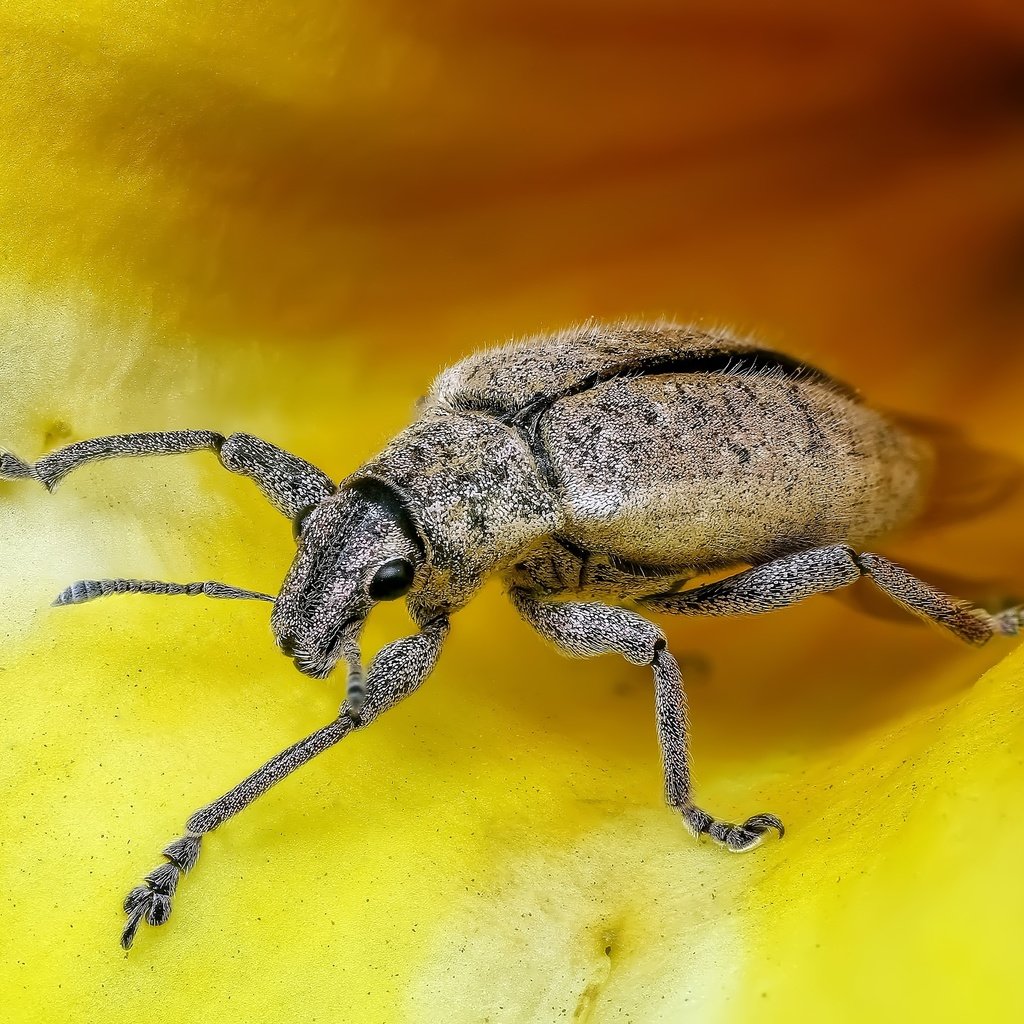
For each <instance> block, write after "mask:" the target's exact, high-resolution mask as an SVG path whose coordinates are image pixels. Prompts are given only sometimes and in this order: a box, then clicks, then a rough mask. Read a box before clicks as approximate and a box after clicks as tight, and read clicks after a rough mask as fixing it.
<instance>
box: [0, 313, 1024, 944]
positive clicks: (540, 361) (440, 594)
mask: <svg viewBox="0 0 1024 1024" xmlns="http://www.w3.org/2000/svg"><path fill="white" fill-rule="evenodd" d="M202 449H210V450H212V451H215V452H216V453H217V455H218V456H219V458H220V461H221V462H222V463H223V465H224V466H225V467H226V468H227V469H229V470H231V471H232V472H234V473H239V474H241V475H242V476H247V477H249V478H250V479H252V480H253V481H254V482H255V483H256V485H257V486H258V487H259V488H260V490H261V491H262V492H263V494H264V495H265V496H266V497H267V499H268V500H269V501H270V503H271V504H272V505H273V506H274V507H275V508H276V509H277V510H278V511H279V512H281V513H282V514H284V515H285V516H287V517H288V518H289V519H291V520H292V522H293V524H294V529H295V537H296V541H297V545H298V551H297V553H296V556H295V560H294V562H293V563H292V566H291V568H290V569H289V571H288V574H287V576H286V577H285V580H284V583H283V584H282V586H281V591H280V593H279V594H278V595H277V597H276V598H275V597H271V596H270V595H266V594H259V593H256V592H254V591H248V590H241V589H239V588H235V587H229V586H226V585H224V584H220V583H213V582H208V583H190V584H176V583H163V582H157V581H150V580H86V581H81V582H78V583H75V584H72V585H71V586H70V587H68V588H67V589H66V590H65V591H64V592H63V593H62V594H61V595H60V596H59V597H58V598H57V600H56V601H55V602H54V603H55V604H60V605H64V604H77V603H81V602H82V601H87V600H91V599H92V598H94V597H99V596H104V595H107V594H114V593H156V594H205V595H207V596H210V597H221V598H257V599H262V600H266V601H272V602H273V604H274V609H273V614H272V617H271V626H272V629H273V633H274V637H275V640H276V642H277V645H278V646H279V647H280V649H281V650H282V651H283V652H284V653H285V654H286V655H288V656H289V657H291V658H293V659H294V661H295V665H296V667H297V668H298V669H299V670H300V671H301V672H304V673H306V674H307V675H310V676H313V677H316V678H323V677H325V676H327V675H328V674H329V673H330V672H331V671H332V669H333V668H334V667H335V665H336V664H337V663H338V662H339V661H341V660H343V661H345V663H346V665H347V668H348V686H347V694H346V699H345V701H344V703H343V704H342V705H341V709H340V711H339V714H338V717H337V718H336V719H335V720H334V721H333V722H330V723H329V724H328V725H325V726H324V727H323V728H322V729H318V730H317V731H316V732H314V733H312V734H311V735H310V736H307V737H306V738H305V739H303V740H300V741H299V742H298V743H296V744H294V745H293V746H291V747H289V748H288V749H287V750H285V751H282V752H281V753H280V754H278V755H277V756H276V757H273V758H271V759H270V760H269V761H268V762H267V763H266V764H265V765H263V766H262V767H261V768H259V769H257V770H256V771H255V772H253V774H252V775H250V776H249V777H248V778H247V779H245V780H243V781H242V782H240V783H239V784H238V785H237V786H235V788H234V789H232V790H231V791H230V792H228V793H226V794H225V795H224V796H222V797H220V799H218V800H215V801H214V802H213V803H211V804H209V805H208V806H207V807H204V808H202V810H199V811H197V812H196V813H195V814H193V815H192V817H191V818H189V820H188V822H187V823H186V826H185V828H186V832H185V835H184V836H182V837H181V838H180V839H176V840H175V841H174V842H172V843H171V844H170V845H169V846H168V847H167V848H166V849H165V850H164V851H163V852H164V856H165V858H166V862H165V863H163V864H162V865H161V866H160V867H158V868H156V869H154V870H153V871H152V872H151V873H150V874H149V875H147V876H146V879H145V883H144V884H143V885H141V886H139V887H137V888H135V889H133V890H132V891H131V892H130V893H129V894H128V896H127V898H126V899H125V903H124V909H125V913H126V914H127V924H126V925H125V928H124V932H123V935H122V940H121V941H122V944H123V945H124V947H125V948H126V949H127V948H128V947H130V946H131V944H132V940H133V939H134V937H135V933H136V931H137V930H138V928H139V926H140V924H141V923H142V922H143V921H145V922H147V923H148V924H151V925H159V924H163V923H164V921H166V920H167V918H168V916H169V915H170V911H171V899H172V897H173V896H174V893H175V889H176V888H177V885H178V882H179V880H180V878H181V875H182V874H184V873H186V872H187V871H189V869H190V868H191V867H192V866H193V865H194V864H195V862H196V860H197V858H198V856H199V847H200V843H201V841H202V838H203V836H205V835H206V834H207V833H208V832H211V831H213V829H215V828H217V826H219V825H220V824H222V823H223V822H224V821H226V820H227V819H228V818H230V817H232V816H233V815H235V814H237V813H238V812H239V811H241V810H242V809H243V808H244V807H247V806H248V805H249V804H250V803H252V802H253V801H254V800H255V799H256V798H257V797H258V796H260V795H261V794H263V793H265V792H266V791H267V790H268V789H269V788H270V787H271V786H273V785H274V784H275V783H277V782H279V781H280V780H281V779H283V778H284V777H285V776H287V775H288V774H290V773H291V772H293V771H294V770H295V769H296V768H298V767H300V766H301V765H303V764H305V763H306V762H307V761H309V760H310V759H311V758H313V757H315V756H316V755H317V754H319V753H321V752H323V751H324V750H326V749H327V748H328V747H331V746H333V745H334V744H335V743H337V742H338V741H339V740H341V739H344V738H345V737H346V736H347V735H348V734H349V733H351V732H353V731H354V730H356V729H361V728H365V727H366V726H367V725H369V724H370V723H371V722H373V721H374V720H375V719H377V718H378V717H379V716H380V715H381V714H383V713H384V712H385V711H387V710H388V709H389V708H391V707H393V706H394V705H395V704H397V703H398V701H400V700H402V698H404V697H406V696H408V695H409V694H410V693H412V692H413V691H414V690H415V689H416V688H417V687H418V686H419V685H420V684H421V683H422V682H423V681H424V679H426V677H427V676H428V675H429V673H430V671H431V670H432V669H433V667H434V664H435V663H436V661H437V658H438V655H439V654H440V651H441V647H442V644H443V642H444V639H445V636H446V635H447V633H448V628H449V627H448V620H449V616H450V615H451V613H452V612H454V611H457V610H458V609H459V608H461V607H462V606H463V605H464V604H466V602H467V601H469V599H470V598H471V597H472V596H473V594H474V592H475V591H476V590H477V589H478V588H479V587H480V585H481V584H482V583H483V581H484V579H485V578H486V577H488V576H489V575H491V574H495V573H496V574H498V575H500V576H501V577H502V579H503V580H504V582H505V583H506V585H507V587H508V590H509V594H510V596H511V599H512V602H513V604H514V605H515V607H516V609H517V610H518V611H519V613H520V614H521V615H522V616H523V618H524V619H525V620H526V621H527V622H528V623H530V624H531V625H532V626H533V627H534V628H535V629H536V630H537V632H539V633H540V634H541V635H542V636H544V637H546V638H547V639H548V640H550V641H552V642H553V643H554V644H555V645H556V646H557V647H559V648H560V649H561V650H562V651H564V652H565V653H567V654H570V655H573V656H576V657H590V656H593V655H598V654H604V653H607V652H615V653H617V654H620V655H622V656H623V657H624V658H625V659H626V660H627V661H629V662H631V663H633V664H635V665H646V666H649V667H650V668H651V670H652V672H653V675H654V704H655V716H656V720H657V729H658V737H659V740H660V745H661V752H662V759H663V762H664V771H665V795H666V798H667V800H668V803H669V805H670V806H671V807H673V808H675V809H676V810H677V811H678V812H679V814H680V815H681V816H682V819H683V821H684V823H685V824H686V826H687V828H688V829H689V830H690V831H691V832H692V833H694V834H695V835H701V834H706V835H709V836H710V837H711V838H712V839H713V840H714V841H715V842H717V843H720V844H721V845H723V846H724V847H726V848H727V849H729V850H734V851H742V850H749V849H751V848H752V847H754V846H756V845H757V844H758V843H759V842H760V841H761V840H762V838H763V837H764V836H765V834H766V833H767V832H768V831H769V830H771V829H775V830H776V831H777V832H778V833H779V835H780V836H781V835H782V833H783V827H782V823H781V822H780V821H779V819H778V818H776V817H775V816H774V815H772V814H756V815H754V816H753V817H751V818H748V819H747V820H746V821H745V822H743V823H742V824H738V825H734V824H730V823H729V822H726V821H722V820H720V819H718V818H715V817H713V816H712V815H711V814H709V813H707V812H706V811H704V810H702V809H701V808H700V807H698V806H697V805H696V804H695V803H694V802H693V799H692V796H691V784H690V764H689V757H688V753H687V717H686V697H685V694H684V692H683V685H682V679H681V677H680V673H679V668H678V665H677V664H676V661H675V659H674V658H673V657H672V655H671V654H670V653H669V651H668V649H667V647H666V640H665V636H664V634H663V633H662V631H661V630H660V629H659V628H658V627H657V626H655V625H653V624H652V623H651V622H649V621H648V620H647V619H646V618H644V617H643V616H642V615H639V614H637V612H636V611H632V610H627V609H625V608H622V607H620V606H619V605H620V603H621V602H623V601H628V602H629V603H631V604H632V605H633V606H634V607H635V608H638V609H640V610H641V611H644V610H647V611H652V612H668V613H674V614H679V615H736V614H756V613H759V612H769V611H773V610H775V609H779V608H784V607H786V606H787V605H790V604H793V603H794V602H796V601H799V600H802V599H803V598H805V597H809V596H811V595H812V594H821V593H826V592H829V591H834V590H837V589H838V588H840V587H845V586H847V585H848V584H851V583H854V582H856V581H857V580H859V579H861V577H867V578H868V579H870V580H871V581H872V582H873V583H874V584H875V585H876V586H877V587H879V588H881V590H882V591H884V592H885V593H886V594H888V595H889V597H891V598H893V599H894V600H895V601H896V602H898V603H899V604H900V605H902V606H903V607H904V608H906V609H907V610H909V611H910V612H914V613H916V614H917V615H919V616H922V617H924V618H926V619H930V620H932V621H934V622H937V623H938V624H940V625H942V626H944V627H946V628H947V629H948V630H950V631H951V632H953V633H954V634H955V635H956V636H958V637H960V638H961V639H962V640H965V641H967V642H969V643H973V644H981V643H984V642H985V641H987V640H988V639H990V638H991V637H992V636H994V635H996V634H1006V635H1015V634H1016V633H1017V632H1018V630H1019V629H1020V627H1021V623H1022V619H1024V616H1022V612H1021V609H1020V608H1011V609H1009V610H1008V611H1004V612H1001V613H999V614H989V613H988V612H985V611H983V610H982V609H980V608H977V607H974V606H972V605H970V604H967V603H966V602H964V601H960V600H956V599H954V598H951V597H949V596H947V595H946V594H944V593H942V592H941V591H939V590H937V589H935V588H934V587H931V586H929V585H928V584H926V583H923V582H921V581H920V580H919V579H917V578H916V577H914V576H913V575H911V574H910V573H909V572H907V571H906V570H905V569H903V568H901V567H900V566H898V565H896V564H894V563H893V562H891V561H889V560H887V559H885V558H882V557H880V556H879V555H875V554H869V553H867V552H865V551H864V550H863V548H864V545H865V544H867V543H868V542H870V541H873V540H876V539H877V538H879V537H882V536H884V535H886V534H888V533H889V532H891V531H893V530H895V529H897V528H899V527H902V526H904V525H907V524H908V523H910V522H912V521H913V520H915V519H916V518H918V517H919V516H920V515H921V514H922V512H924V511H925V509H926V507H927V505H928V501H929V491H930V485H931V476H932V461H933V459H932V453H931V451H930V448H929V446H928V443H927V442H926V441H925V440H924V439H923V438H920V437H918V436H915V434H914V433H913V432H911V431H908V430H906V429H904V428H903V427H902V426H901V425H900V424H899V423H897V422H896V421H895V420H893V419H890V418H888V417H886V416H884V415H883V414H881V413H880V412H878V411H875V410H873V409H871V408H869V407H868V406H866V405H865V404H863V403H862V402H861V401H860V399H859V397H858V396H857V395H856V394H855V393H854V392H852V391H851V390H850V389H849V388H847V387H845V386H844V385H842V384H840V383H838V382H837V381H835V380H833V379H831V378H830V377H828V376H826V375H825V374H824V373H822V372H821V371H820V370H817V369H814V368H813V367H811V366H808V365H806V364H804V363H801V362H799V361H797V360H795V359H792V358H790V357H788V356H785V355H781V354H779V353H776V352H772V351H769V350H766V349H763V348H760V347H758V346H756V345H754V344H752V343H750V342H747V341H743V340H739V339H737V338H734V337H732V336H730V335H728V334H726V333H724V332H707V331H703V330H701V329H698V328H696V327H679V326H675V325H671V324H656V325H651V326H642V325H629V324H624V325H617V326H610V327H603V326H599V325H594V324H588V325H586V326H583V327H578V328H573V329H570V330H566V331H562V332H560V333H557V334H552V335H543V336H538V337H535V338H531V339H528V340H526V341H522V342H516V343H511V344H508V345H505V346H502V347H498V348H493V349H490V350H487V351H483V352H481V353H479V354H477V355H474V356H471V357H469V358H468V359H465V360H463V361H462V362H460V363H458V364H457V365H455V366H453V367H451V368H450V369H447V370H445V371H444V372H443V373H442V374H441V375H440V376H439V377H438V378H437V380H436V381H435V383H434V386H433V388H432V389H431V391H430V393H429V395H428V397H427V398H426V400H425V401H424V402H423V403H422V405H421V407H420V409H419V414H418V418H417V419H416V421H415V422H414V423H413V424H412V425H411V426H409V427H408V428H407V429H406V430H404V431H402V432H401V433H400V434H398V436H397V437H395V438H394V440H393V441H391V443H390V444H388V446H387V447H386V448H385V449H384V450H383V451H382V452H381V453H380V455H378V456H377V457H376V458H375V459H373V460H371V461H370V462H369V463H367V464H366V465H365V466H363V467H362V468H361V469H359V470H357V471H356V472H355V473H353V474H352V475H351V476H350V477H348V478H347V479H346V480H343V481H342V482H341V484H340V485H337V486H336V485H335V484H334V483H333V482H332V481H331V480H330V479H329V478H328V477H327V476H326V475H325V474H324V473H322V472H321V471H320V470H319V469H317V468H316V467H315V466H312V465H311V464H310V463H308V462H306V461H304V460H303V459H300V458H297V457H296V456H294V455H290V454H288V453H287V452H284V451H282V450H280V449H279V448H276V447H274V446H273V445H271V444H268V443H267V442H265V441H262V440H260V439H259V438H256V437H252V436H250V435H248V434H232V435H230V436H229V437H224V436H223V435H221V434H218V433H215V432H213V431H207V430H177V431H169V432H166V433H147V434H125V435H120V436H115V437H101V438H95V439H93V440H88V441H80V442H77V443H75V444H70V445H68V446H66V447H64V448H61V449H59V450H57V451H55V452H53V453H52V454H50V455H47V456H46V457H44V458H42V459H40V460H39V461H38V462H36V463H35V464H34V465H28V464H26V463H24V462H22V461H21V460H20V459H18V458H16V457H15V456H13V455H10V454H8V453H3V454H0V479H4V478H5V479H36V480H39V481H40V482H42V483H43V484H45V486H46V487H47V488H48V489H50V490H53V489H54V487H56V485H57V484H58V483H59V482H60V481H61V480H62V479H63V478H64V477H65V476H66V475H67V474H68V473H70V472H71V471H72V470H74V469H77V468H78V467H79V466H82V465H84V464H86V463H89V462H93V461H95V460H98V459H108V458H115V457H119V456H128V455H132V456H135V455H170V454H177V453H183V452H192V451H199V450H202ZM743 566H747V567H748V568H746V569H744V570H743V571H739V572H737V573H736V574H735V575H731V576H727V577H726V578H724V579H719V580H718V581H717V582H713V583H708V584H705V585H703V586H688V584H689V583H690V581H691V580H693V579H694V578H695V577H699V576H701V575H705V574H708V573H712V572H716V573H717V572H721V571H722V570H726V569H729V568H733V567H736V568H740V567H743ZM400 597H404V598H405V599H406V601H407V603H408V608H409V612H410V614H411V616H412V618H413V620H414V621H415V622H416V624H417V626H418V629H419V631H418V632H417V633H416V634H414V635H413V636H409V637H405V638H403V639H400V640H397V641H395V642H394V643H391V644H388V645H387V646H386V647H384V648H383V649H382V650H381V651H380V652H379V653H378V654H377V656H376V657H375V658H374V659H373V662H372V663H371V665H370V667H369V670H368V671H367V673H366V675H365V678H364V674H363V671H362V668H361V663H360V655H359V646H358V643H359V635H360V631H361V629H362V625H363V623H364V621H365V620H366V616H367V614H368V613H369V612H370V610H371V609H372V608H373V606H374V604H375V603H376V602H378V601H391V600H395V599H397V598H400ZM580 598H583V599H585V600H580Z"/></svg>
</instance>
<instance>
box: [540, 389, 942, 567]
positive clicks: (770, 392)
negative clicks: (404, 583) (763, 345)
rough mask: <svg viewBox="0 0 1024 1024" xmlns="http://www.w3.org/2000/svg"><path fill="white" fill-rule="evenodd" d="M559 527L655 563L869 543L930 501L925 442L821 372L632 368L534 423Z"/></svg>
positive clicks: (715, 562)
mask: <svg viewBox="0 0 1024 1024" xmlns="http://www.w3.org/2000/svg"><path fill="white" fill-rule="evenodd" d="M534 436H535V438H536V444H537V446H539V448H540V451H539V455H540V458H541V461H542V462H543V463H544V464H545V466H544V468H545V471H546V474H547V476H548V480H549V483H550V484H551V485H552V486H553V487H554V488H555V490H556V491H557V493H558V494H559V495H560V497H561V500H562V502H563V505H564V508H565V514H566V519H567V522H566V525H565V526H564V527H563V533H564V534H565V535H566V536H567V537H569V538H570V539H571V540H572V541H573V542H574V543H576V544H578V545H579V546H580V547H582V548H586V549H588V550H593V551H603V552H607V553H610V554H614V555H616V556H619V557H622V558H627V559H632V560H634V561H636V562H638V563H641V564H643V563H650V564H654V565H660V566H665V565H673V566H680V567H682V566H695V567H702V568H714V567H718V566H726V565H732V564H737V563H749V562H751V561H757V560H762V559H768V558H773V557H777V556H779V555H781V554H784V553H787V552H789V551H793V550H798V549H801V548H806V547H811V546H816V545H823V544H830V543H836V542H841V541H849V542H850V543H853V544H862V543H864V542H866V541H867V540H869V539H871V538H875V537H878V536H880V535H882V534H885V533H888V532H890V531H892V530H894V529H896V528H898V527H899V526H901V525H903V524H904V523H906V522H908V521H909V520H911V519H912V518H913V517H914V516H915V515H916V514H917V513H918V511H919V510H920V508H921V506H922V504H923V492H924V488H925V483H926V479H927V475H928V451H927V448H926V447H925V446H924V445H923V444H921V443H920V442H919V441H917V440H915V439H913V438H911V437H910V436H909V435H908V434H906V433H904V432H903V431H901V430H899V429H898V428H897V427H896V426H894V425H893V424H891V423H890V422H889V421H887V420H886V419H885V418H884V417H882V416H881V415H880V414H879V413H877V412H875V411H874V410H872V409H870V408H868V407H866V406H864V405H862V404H860V403H859V402H857V401H855V400H853V399H851V398H850V397H849V396H847V395H844V394H841V393H838V392H837V391H836V390H835V389H834V388H833V387H831V386H830V385H828V384H826V383H822V382H821V381H820V380H819V379H814V378H807V377H801V376H790V377H785V376H782V375H781V374H779V373H777V372H776V373H759V374H750V375H744V374H738V373H722V372H716V373H688V374H661V375H650V376H643V377H624V378H618V379H613V380H609V381H605V382H603V383H600V384H598V385H597V386H595V387H593V388H591V389H589V390H586V391H581V392H579V393H576V394H572V395H569V396H567V397H564V398H560V399H559V400H557V401H555V402H554V403H553V404H551V405H550V407H549V408H548V409H547V410H546V411H545V412H543V413H542V414H541V416H540V418H539V419H538V421H537V422H536V425H535V435H534Z"/></svg>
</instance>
